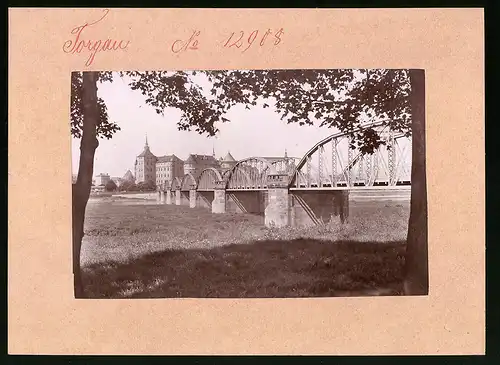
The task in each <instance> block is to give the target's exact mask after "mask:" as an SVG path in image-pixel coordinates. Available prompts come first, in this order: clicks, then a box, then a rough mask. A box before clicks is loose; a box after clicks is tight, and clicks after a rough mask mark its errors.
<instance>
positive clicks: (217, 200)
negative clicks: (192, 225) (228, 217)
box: [212, 181, 226, 213]
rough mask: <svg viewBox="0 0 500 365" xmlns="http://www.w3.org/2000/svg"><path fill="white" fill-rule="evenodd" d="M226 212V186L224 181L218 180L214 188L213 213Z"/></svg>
mask: <svg viewBox="0 0 500 365" xmlns="http://www.w3.org/2000/svg"><path fill="white" fill-rule="evenodd" d="M225 212H226V187H225V182H224V181H217V182H216V184H215V190H214V200H213V201H212V213H225Z"/></svg>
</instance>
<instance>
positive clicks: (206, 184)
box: [196, 167, 222, 191]
mask: <svg viewBox="0 0 500 365" xmlns="http://www.w3.org/2000/svg"><path fill="white" fill-rule="evenodd" d="M217 181H222V175H221V173H220V172H219V170H217V169H215V168H213V167H209V168H206V169H204V170H203V171H202V172H201V173H200V176H199V177H198V180H197V182H196V189H197V190H200V191H205V190H206V191H211V190H214V189H215V187H216V183H217Z"/></svg>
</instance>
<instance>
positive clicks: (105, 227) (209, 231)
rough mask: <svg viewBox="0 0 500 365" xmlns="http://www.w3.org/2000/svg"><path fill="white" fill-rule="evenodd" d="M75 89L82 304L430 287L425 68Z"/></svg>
mask: <svg viewBox="0 0 500 365" xmlns="http://www.w3.org/2000/svg"><path fill="white" fill-rule="evenodd" d="M69 81H70V82H71V97H70V115H69V123H70V127H71V137H72V138H71V139H72V171H71V174H72V232H73V240H72V248H73V256H72V264H73V265H72V266H73V278H74V296H75V298H88V299H106V298H109V299H134V298H301V297H302V298H304V297H370V296H407V295H428V290H429V273H428V248H427V245H428V243H427V239H428V237H427V230H428V228H427V188H426V185H427V182H426V178H427V177H426V152H425V151H426V149H425V72H424V70H422V69H301V70H293V69H290V70H289V69H283V70H279V69H278V70H274V69H270V70H165V71H83V72H79V71H75V72H72V73H71V77H70V80H68V82H69ZM68 181H69V179H68Z"/></svg>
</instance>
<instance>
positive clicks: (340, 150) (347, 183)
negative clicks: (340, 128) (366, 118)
mask: <svg viewBox="0 0 500 365" xmlns="http://www.w3.org/2000/svg"><path fill="white" fill-rule="evenodd" d="M366 128H373V129H376V130H377V131H378V132H379V134H380V135H381V137H382V139H383V140H385V143H386V145H385V146H384V145H383V146H380V147H379V148H378V149H377V150H376V151H374V153H373V154H363V153H361V152H360V151H359V150H358V149H357V148H356V149H352V148H350V147H349V143H350V138H351V135H352V134H351V133H349V132H338V133H334V134H332V135H330V136H328V137H326V138H324V139H322V140H321V141H319V142H318V143H316V144H315V145H314V146H313V147H312V148H311V149H310V150H309V151H308V152H307V153H306V154H305V155H304V157H302V158H301V159H300V161H299V162H298V163H297V165H296V168H295V171H294V172H293V173H292V176H291V178H290V182H289V187H290V188H310V187H314V188H325V187H337V186H344V187H353V186H374V185H390V186H392V185H399V184H410V178H411V139H410V138H408V137H407V136H406V135H405V134H404V133H401V132H395V131H391V130H390V129H389V128H388V127H387V120H383V121H378V122H372V123H367V124H364V125H362V126H360V127H358V128H356V129H354V130H353V131H352V132H359V131H362V130H363V129H366ZM401 141H403V142H405V141H406V142H405V143H400V142H401ZM408 165H409V166H408Z"/></svg>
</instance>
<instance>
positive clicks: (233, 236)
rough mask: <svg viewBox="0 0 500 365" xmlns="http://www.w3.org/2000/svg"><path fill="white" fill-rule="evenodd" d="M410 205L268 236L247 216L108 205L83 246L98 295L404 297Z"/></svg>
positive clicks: (365, 210)
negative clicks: (403, 268)
mask: <svg viewBox="0 0 500 365" xmlns="http://www.w3.org/2000/svg"><path fill="white" fill-rule="evenodd" d="M408 215H409V204H408V202H397V203H396V202H368V203H358V204H355V203H351V213H350V218H349V219H350V223H349V224H347V225H343V226H341V225H339V224H331V225H326V226H321V227H310V228H291V227H287V228H282V229H275V228H273V229H269V228H265V227H264V218H263V217H261V216H255V215H250V214H212V213H211V212H209V211H208V210H205V209H203V208H194V209H191V208H189V207H184V206H175V205H156V204H154V203H152V202H150V203H147V202H141V201H136V202H135V203H132V202H131V199H117V198H102V199H95V200H93V201H91V202H89V205H88V207H87V216H86V222H85V237H84V240H83V247H82V266H83V272H84V284H85V290H86V293H87V296H88V297H92V298H104V297H106V298H141V297H142V298H145V297H148V298H149V297H305V296H345V295H397V294H399V293H400V291H401V288H400V287H401V280H402V273H401V269H402V266H403V263H404V258H403V256H402V255H403V253H404V250H405V239H406V230H407V224H408Z"/></svg>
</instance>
